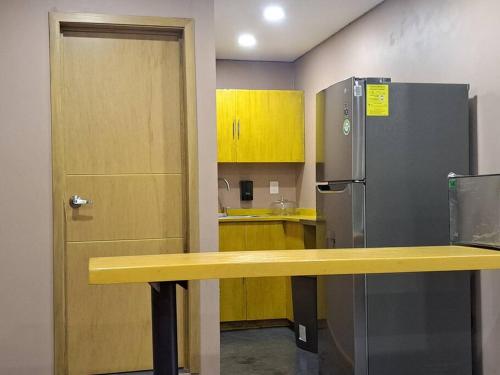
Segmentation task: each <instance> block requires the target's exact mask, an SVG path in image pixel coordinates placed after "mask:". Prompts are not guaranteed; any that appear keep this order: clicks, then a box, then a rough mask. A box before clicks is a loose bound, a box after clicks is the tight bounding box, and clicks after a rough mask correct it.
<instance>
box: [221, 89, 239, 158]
mask: <svg viewBox="0 0 500 375" xmlns="http://www.w3.org/2000/svg"><path fill="white" fill-rule="evenodd" d="M216 102H217V159H218V161H219V162H235V161H236V126H237V124H236V90H217V93H216Z"/></svg>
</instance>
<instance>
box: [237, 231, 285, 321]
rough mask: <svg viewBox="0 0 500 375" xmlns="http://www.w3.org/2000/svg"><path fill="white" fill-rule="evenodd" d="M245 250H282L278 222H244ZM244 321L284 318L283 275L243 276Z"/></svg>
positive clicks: (281, 233)
mask: <svg viewBox="0 0 500 375" xmlns="http://www.w3.org/2000/svg"><path fill="white" fill-rule="evenodd" d="M246 248H247V250H284V249H285V248H286V243H285V233H284V230H283V224H282V223H281V222H272V223H271V222H269V223H247V225H246ZM245 287H246V298H247V302H246V303H247V320H263V319H264V320H265V319H283V318H285V317H286V278H285V277H250V278H246V279H245Z"/></svg>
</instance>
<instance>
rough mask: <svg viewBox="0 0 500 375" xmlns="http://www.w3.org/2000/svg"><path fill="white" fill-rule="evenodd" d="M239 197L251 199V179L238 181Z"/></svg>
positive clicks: (243, 199)
mask: <svg viewBox="0 0 500 375" xmlns="http://www.w3.org/2000/svg"><path fill="white" fill-rule="evenodd" d="M240 199H241V200H242V201H253V181H249V180H241V181H240Z"/></svg>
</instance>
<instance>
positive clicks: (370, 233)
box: [316, 78, 472, 375]
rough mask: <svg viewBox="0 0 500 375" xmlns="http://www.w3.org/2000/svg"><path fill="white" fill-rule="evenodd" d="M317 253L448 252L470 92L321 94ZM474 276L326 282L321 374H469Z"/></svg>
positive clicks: (378, 81)
mask: <svg viewBox="0 0 500 375" xmlns="http://www.w3.org/2000/svg"><path fill="white" fill-rule="evenodd" d="M316 100H317V103H316V108H317V144H316V148H317V160H316V163H317V170H316V176H317V186H316V188H317V210H318V227H317V247H318V248H363V247H392V246H416V245H446V244H449V213H448V181H447V175H448V173H449V172H455V173H457V174H468V173H469V125H468V85H464V84H420V83H395V82H391V81H390V79H384V78H369V79H357V78H350V79H347V80H345V81H343V82H340V83H337V84H335V85H333V86H331V87H329V88H327V89H326V90H323V91H322V92H320V93H319V94H318V95H317V99H316ZM470 281H471V275H470V273H469V272H434V273H409V274H387V275H361V276H329V277H326V278H325V279H324V280H323V282H324V288H322V290H323V293H322V296H320V298H324V300H325V301H324V302H325V304H326V312H325V313H324V316H321V314H322V313H320V318H321V320H320V321H319V327H320V329H319V360H320V374H332V375H448V374H449V375H471V374H472V350H471V305H470V301H471V296H470V293H471V287H470Z"/></svg>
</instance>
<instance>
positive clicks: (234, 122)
mask: <svg viewBox="0 0 500 375" xmlns="http://www.w3.org/2000/svg"><path fill="white" fill-rule="evenodd" d="M235 125H236V120H233V139H234V128H235Z"/></svg>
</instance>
